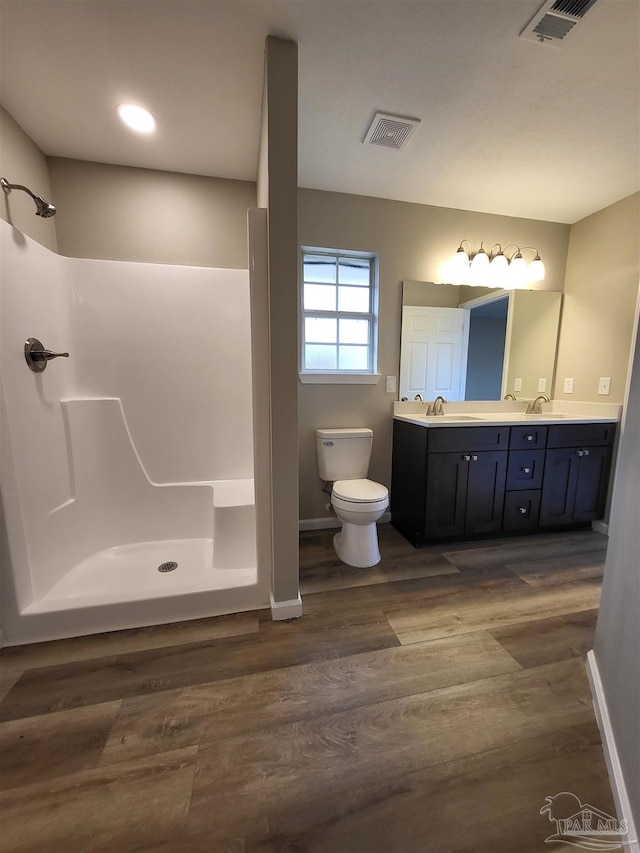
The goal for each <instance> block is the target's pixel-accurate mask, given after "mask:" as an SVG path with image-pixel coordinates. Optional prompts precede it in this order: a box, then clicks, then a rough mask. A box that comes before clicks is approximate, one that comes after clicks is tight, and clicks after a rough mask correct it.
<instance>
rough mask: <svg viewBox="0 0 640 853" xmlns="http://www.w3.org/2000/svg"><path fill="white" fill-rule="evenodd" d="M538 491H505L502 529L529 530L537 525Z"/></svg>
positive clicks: (538, 509) (538, 512) (538, 510)
mask: <svg viewBox="0 0 640 853" xmlns="http://www.w3.org/2000/svg"><path fill="white" fill-rule="evenodd" d="M539 514H540V491H539V490H533V489H532V490H529V491H523V492H507V494H506V495H505V499H504V518H503V522H502V529H503V530H530V529H533V528H535V527H537V526H538V516H539Z"/></svg>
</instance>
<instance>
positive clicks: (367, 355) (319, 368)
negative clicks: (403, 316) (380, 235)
mask: <svg viewBox="0 0 640 853" xmlns="http://www.w3.org/2000/svg"><path fill="white" fill-rule="evenodd" d="M301 280H302V295H301V300H300V304H301V311H300V324H301V329H300V361H301V365H300V379H301V380H302V382H356V383H357V382H377V380H378V374H377V373H376V368H377V365H376V336H377V317H376V314H377V301H378V289H377V257H376V256H375V255H371V254H364V253H359V252H330V251H324V250H320V249H308V248H307V249H303V251H302V276H301Z"/></svg>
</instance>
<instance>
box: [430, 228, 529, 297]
mask: <svg viewBox="0 0 640 853" xmlns="http://www.w3.org/2000/svg"><path fill="white" fill-rule="evenodd" d="M465 243H466V245H467V246H468V249H467V248H465V245H464V244H465ZM494 249H497V251H496V252H495V253H494ZM508 249H513V250H514V251H513V252H512V253H511V256H510V257H509V256H507V250H508ZM524 250H530V251H532V252H535V258H534V259H533V260H532V261H531V263H530V264H527V262H526V261H525V259H524V258H523V257H522V252H523V251H524ZM544 276H545V269H544V264H543V262H542V259H541V258H540V254H539V252H538V250H537V249H534V248H533V246H522V247H520V246H516V245H515V244H514V245H510V246H506V247H505V248H504V249H503V248H502V246H501V245H500V243H494V245H493V246H492V247H491V249H490V250H489V253H488V254H487V251H486V250H485V248H484V244H483V243H480V248H479V249H478V251H477V252H474V251H473V249H472V248H471V243H469V241H468V240H462V241H461V242H460V245H459V247H458V250H457V251H456V253H455V255H454V256H453V258H452V259H451V260H450V261H449V263H448V264H445V267H444V269H443V280H444V282H445V283H446V284H466V285H470V286H472V287H502V288H504V289H505V290H519V289H526V288H527V287H528V286H529V285H530V284H532V283H533V282H535V281H542V280H543V279H544Z"/></svg>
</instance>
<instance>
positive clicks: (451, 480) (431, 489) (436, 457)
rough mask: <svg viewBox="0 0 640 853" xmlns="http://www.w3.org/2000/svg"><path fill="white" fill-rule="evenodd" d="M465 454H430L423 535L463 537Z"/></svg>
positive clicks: (466, 454)
mask: <svg viewBox="0 0 640 853" xmlns="http://www.w3.org/2000/svg"><path fill="white" fill-rule="evenodd" d="M469 458H470V454H468V453H431V454H429V462H428V470H427V501H426V511H425V525H424V527H425V535H426V536H427V538H430V537H434V538H435V537H442V536H457V535H460V534H463V533H464V517H465V503H466V494H467V476H468V471H469Z"/></svg>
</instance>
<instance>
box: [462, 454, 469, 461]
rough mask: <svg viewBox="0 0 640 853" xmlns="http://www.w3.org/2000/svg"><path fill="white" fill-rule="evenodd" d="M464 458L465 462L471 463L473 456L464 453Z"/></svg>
mask: <svg viewBox="0 0 640 853" xmlns="http://www.w3.org/2000/svg"><path fill="white" fill-rule="evenodd" d="M462 458H463V459H464V461H465V462H471V454H469V453H463V454H462Z"/></svg>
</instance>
